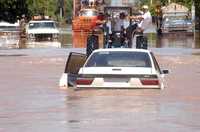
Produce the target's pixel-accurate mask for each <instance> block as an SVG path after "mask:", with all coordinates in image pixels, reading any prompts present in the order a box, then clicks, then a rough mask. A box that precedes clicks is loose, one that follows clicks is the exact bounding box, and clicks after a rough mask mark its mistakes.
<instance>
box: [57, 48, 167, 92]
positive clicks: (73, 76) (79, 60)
mask: <svg viewBox="0 0 200 132" xmlns="http://www.w3.org/2000/svg"><path fill="white" fill-rule="evenodd" d="M167 73H168V70H161V69H160V67H159V65H158V62H157V61H156V58H155V57H154V55H153V53H152V52H150V51H148V50H144V49H128V48H114V49H112V48H111V49H98V50H95V51H94V52H93V53H92V54H91V55H90V56H89V58H87V59H86V56H85V55H83V54H77V53H71V54H70V56H69V58H68V61H67V64H66V68H65V73H64V74H63V75H62V77H61V79H60V86H67V85H68V84H69V85H71V86H74V87H76V88H156V89H163V88H164V83H163V77H164V76H163V75H164V74H167Z"/></svg>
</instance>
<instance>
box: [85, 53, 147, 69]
mask: <svg viewBox="0 0 200 132" xmlns="http://www.w3.org/2000/svg"><path fill="white" fill-rule="evenodd" d="M85 67H151V61H150V57H149V54H148V53H144V52H127V51H112V52H111V51H103V52H96V53H94V54H92V56H91V57H90V58H89V60H88V61H87V62H86V64H85Z"/></svg>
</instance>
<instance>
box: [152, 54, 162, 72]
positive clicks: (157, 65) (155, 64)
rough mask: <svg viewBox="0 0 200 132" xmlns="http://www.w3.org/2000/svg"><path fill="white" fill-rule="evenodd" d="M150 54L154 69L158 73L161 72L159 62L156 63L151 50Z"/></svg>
mask: <svg viewBox="0 0 200 132" xmlns="http://www.w3.org/2000/svg"><path fill="white" fill-rule="evenodd" d="M151 56H152V59H153V63H154V66H155V69H156V71H158V72H159V73H161V70H160V67H159V64H158V62H157V60H156V57H155V56H154V54H153V53H152V52H151Z"/></svg>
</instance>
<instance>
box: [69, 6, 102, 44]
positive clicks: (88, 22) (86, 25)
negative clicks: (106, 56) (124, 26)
mask: <svg viewBox="0 0 200 132" xmlns="http://www.w3.org/2000/svg"><path fill="white" fill-rule="evenodd" d="M74 8H76V7H74ZM76 9H77V8H76ZM99 14H100V11H99V10H97V9H96V8H95V5H94V6H90V5H86V6H85V5H84V7H82V6H81V7H80V10H78V11H76V12H75V13H74V17H73V20H72V38H73V39H72V46H73V47H74V48H86V45H87V38H88V36H89V35H91V34H92V33H94V34H95V35H97V36H98V38H99V47H103V31H101V30H98V29H99V25H100V23H101V22H102V17H101V16H100V15H99ZM94 30H95V32H94Z"/></svg>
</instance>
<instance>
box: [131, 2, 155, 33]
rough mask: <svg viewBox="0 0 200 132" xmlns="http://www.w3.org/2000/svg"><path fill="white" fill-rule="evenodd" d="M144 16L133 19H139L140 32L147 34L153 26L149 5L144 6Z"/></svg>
mask: <svg viewBox="0 0 200 132" xmlns="http://www.w3.org/2000/svg"><path fill="white" fill-rule="evenodd" d="M142 10H143V14H142V15H141V16H132V17H131V19H137V20H140V21H141V22H140V23H139V24H138V27H139V28H138V30H139V31H141V32H143V33H146V31H148V29H149V28H150V27H151V25H152V17H151V13H150V12H149V8H148V6H147V5H144V6H142Z"/></svg>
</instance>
